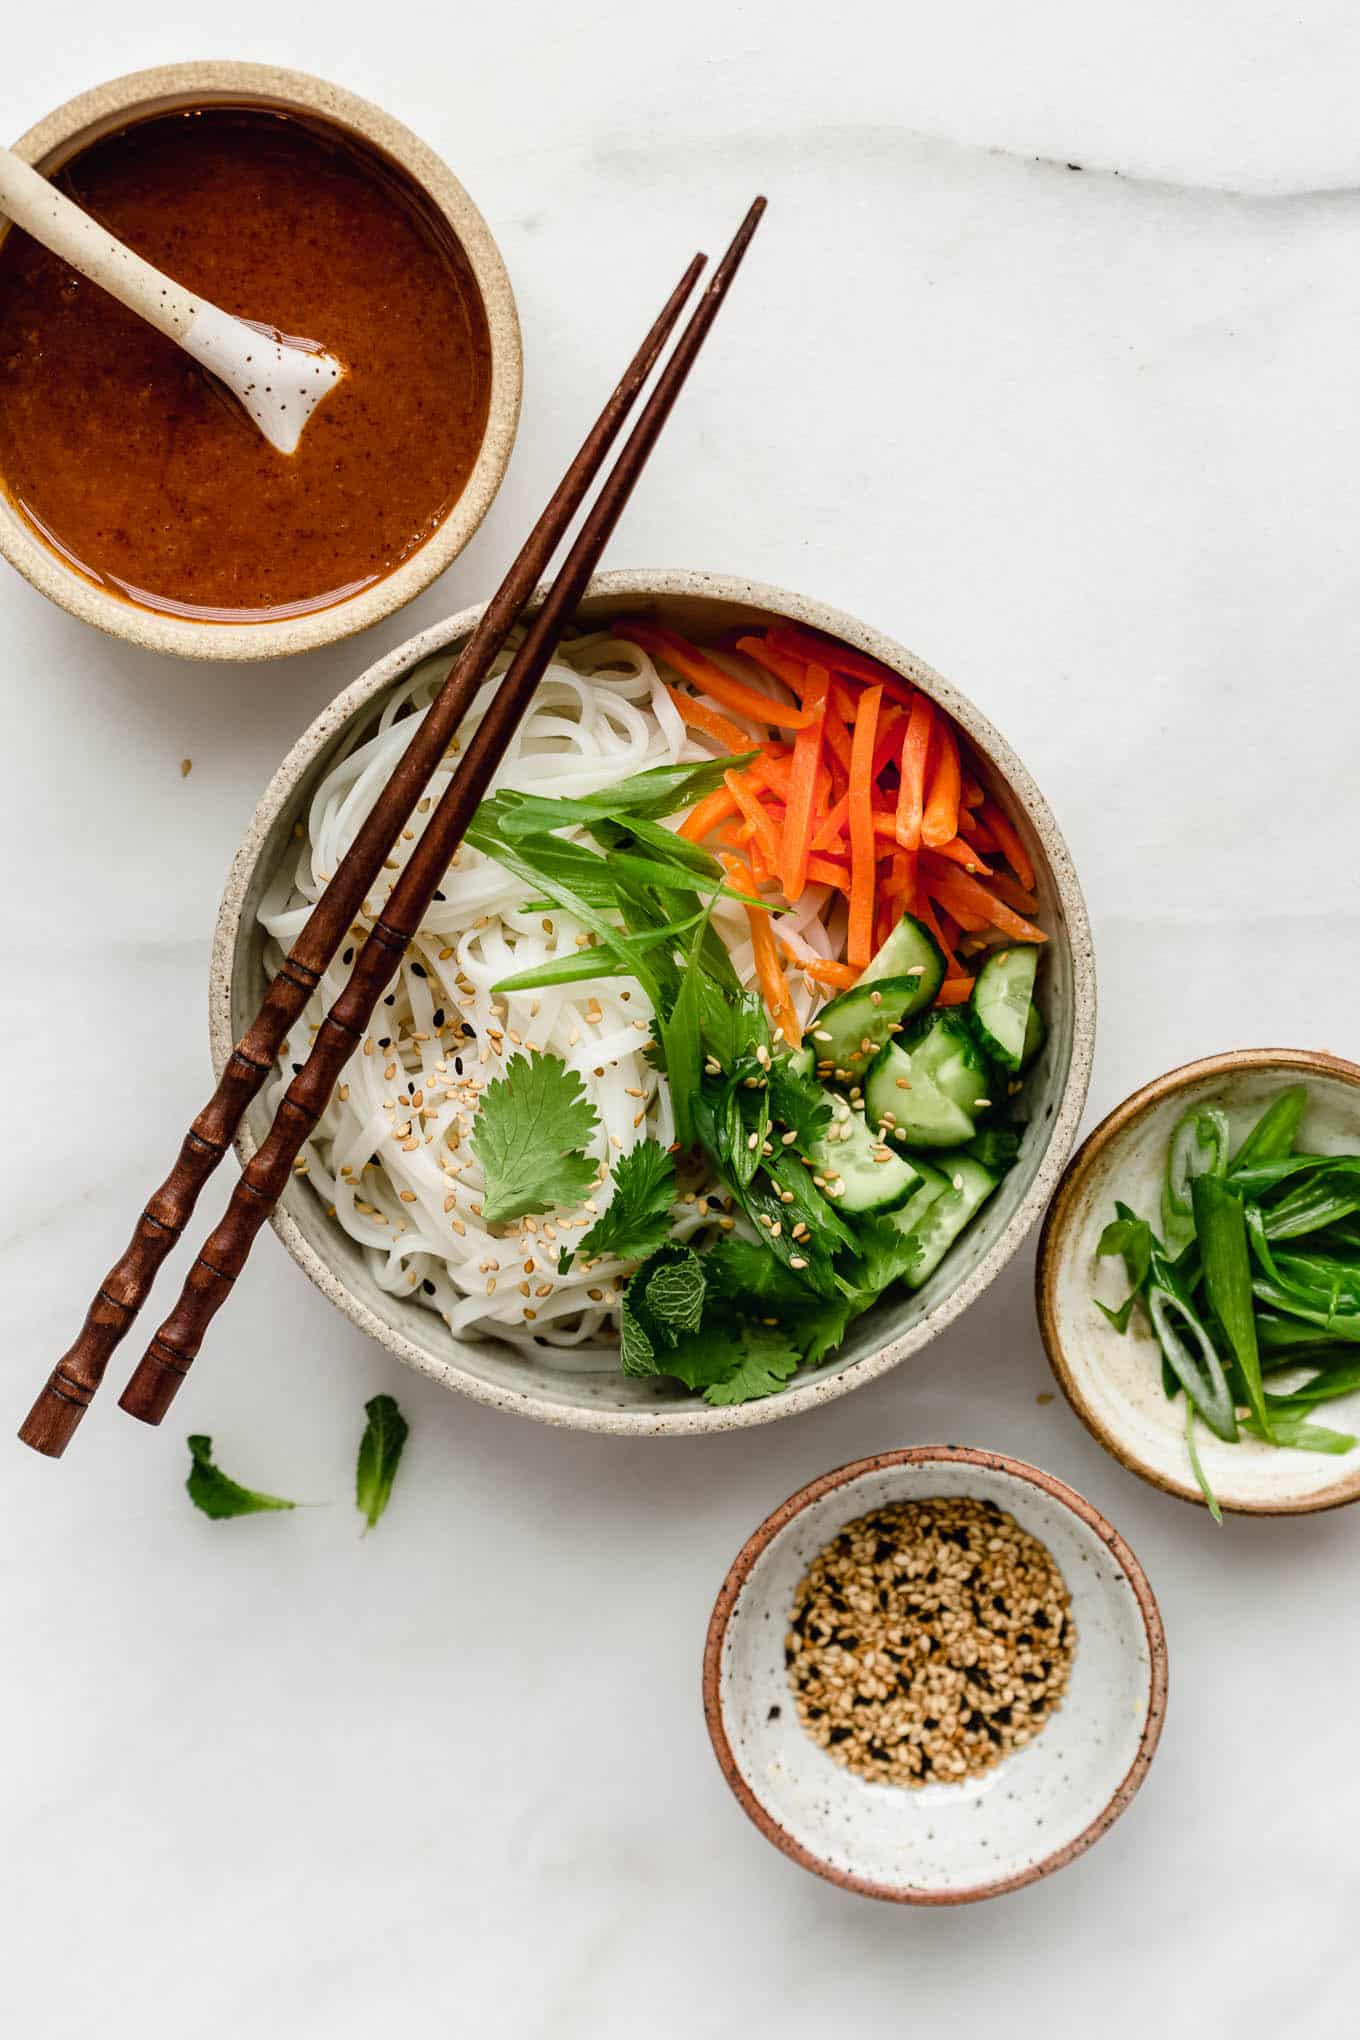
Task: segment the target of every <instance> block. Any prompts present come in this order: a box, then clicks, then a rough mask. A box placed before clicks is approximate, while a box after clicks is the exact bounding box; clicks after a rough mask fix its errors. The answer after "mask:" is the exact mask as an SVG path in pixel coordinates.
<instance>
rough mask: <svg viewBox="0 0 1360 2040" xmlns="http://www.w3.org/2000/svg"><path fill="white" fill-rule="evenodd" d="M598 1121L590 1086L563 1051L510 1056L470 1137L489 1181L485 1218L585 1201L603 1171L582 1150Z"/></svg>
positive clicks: (485, 1096)
mask: <svg viewBox="0 0 1360 2040" xmlns="http://www.w3.org/2000/svg"><path fill="white" fill-rule="evenodd" d="M598 1123H599V1122H598V1118H597V1116H596V1112H595V1107H594V1106H593V1105H592V1104H591V1102H590V1100H589V1098H588V1097H587V1096H586V1093H585V1086H584V1085H583V1084H582V1082H581V1079H580V1078H579V1077H578V1076H577V1074H576V1072H575V1070H569V1069H568V1068H567V1066H566V1064H565V1063H564V1062H563V1061H562V1059H561V1057H560V1056H556V1055H532V1056H528V1055H513V1056H511V1058H510V1060H509V1062H508V1063H507V1064H506V1068H505V1075H504V1076H503V1077H499V1078H498V1079H497V1080H496V1082H495V1083H494V1084H488V1085H487V1087H486V1089H485V1091H483V1093H482V1097H481V1103H480V1106H479V1109H478V1112H477V1124H476V1128H475V1130H474V1132H473V1135H472V1149H473V1153H474V1154H475V1155H476V1157H477V1159H478V1161H479V1162H480V1163H481V1165H482V1173H483V1175H484V1177H485V1179H486V1188H485V1190H484V1191H483V1193H482V1217H483V1218H484V1219H485V1221H486V1223H487V1224H488V1225H504V1224H505V1223H506V1222H507V1221H508V1220H510V1219H513V1218H524V1217H525V1216H526V1215H527V1214H528V1213H529V1212H538V1211H551V1210H552V1208H553V1207H554V1205H558V1204H579V1203H580V1201H581V1199H582V1198H583V1197H585V1196H586V1195H587V1194H588V1193H589V1191H590V1188H591V1186H592V1184H593V1183H594V1182H595V1179H596V1176H597V1174H598V1167H597V1164H596V1163H594V1162H592V1161H591V1160H589V1158H588V1157H587V1156H586V1155H585V1154H584V1153H583V1152H582V1150H583V1149H584V1147H585V1145H586V1142H587V1141H588V1140H589V1139H590V1138H591V1136H592V1135H593V1134H594V1132H595V1128H596V1126H597V1125H598Z"/></svg>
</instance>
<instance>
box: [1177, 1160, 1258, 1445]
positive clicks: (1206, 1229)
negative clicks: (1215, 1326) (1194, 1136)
mask: <svg viewBox="0 0 1360 2040" xmlns="http://www.w3.org/2000/svg"><path fill="white" fill-rule="evenodd" d="M1191 1201H1192V1205H1193V1209H1194V1219H1195V1237H1196V1238H1197V1239H1198V1241H1199V1250H1200V1256H1201V1259H1202V1262H1203V1267H1204V1286H1205V1289H1206V1291H1207V1293H1208V1298H1209V1308H1210V1310H1211V1311H1212V1312H1213V1314H1214V1316H1215V1317H1216V1318H1217V1319H1218V1321H1219V1323H1220V1324H1221V1325H1222V1327H1223V1329H1224V1331H1225V1332H1226V1333H1227V1336H1228V1344H1229V1345H1230V1346H1231V1347H1232V1350H1233V1357H1234V1358H1235V1359H1236V1361H1237V1364H1238V1367H1239V1368H1240V1369H1241V1373H1242V1380H1243V1382H1244V1383H1245V1384H1246V1390H1247V1401H1248V1403H1249V1404H1250V1406H1251V1413H1252V1415H1253V1416H1254V1417H1255V1419H1256V1421H1257V1423H1258V1424H1260V1425H1261V1427H1262V1428H1263V1430H1265V1431H1266V1432H1267V1433H1268V1432H1269V1430H1270V1418H1269V1416H1268V1414H1267V1412H1266V1401H1265V1391H1264V1389H1263V1388H1262V1386H1261V1356H1260V1354H1259V1352H1258V1350H1257V1346H1256V1316H1255V1308H1254V1304H1253V1299H1252V1293H1251V1252H1250V1249H1249V1248H1248V1246H1247V1226H1246V1219H1245V1216H1244V1214H1243V1210H1242V1200H1241V1198H1240V1197H1238V1196H1236V1195H1235V1193H1234V1192H1233V1191H1231V1190H1230V1189H1229V1188H1228V1187H1227V1185H1226V1184H1225V1183H1223V1182H1222V1181H1220V1179H1219V1178H1218V1177H1217V1176H1200V1177H1198V1178H1197V1179H1196V1181H1195V1183H1194V1185H1193V1186H1192V1197H1191Z"/></svg>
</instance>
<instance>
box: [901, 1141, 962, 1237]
mask: <svg viewBox="0 0 1360 2040" xmlns="http://www.w3.org/2000/svg"><path fill="white" fill-rule="evenodd" d="M911 1165H912V1167H913V1169H915V1171H916V1173H917V1175H918V1176H919V1177H920V1179H921V1183H920V1188H919V1189H916V1190H913V1191H912V1194H911V1196H910V1197H909V1198H908V1199H907V1201H906V1203H905V1204H904V1205H902V1206H901V1207H900V1209H899V1210H897V1211H894V1212H890V1213H889V1217H888V1222H889V1224H890V1225H895V1226H896V1227H897V1229H898V1231H899V1232H904V1233H909V1232H913V1231H914V1230H915V1228H916V1226H917V1225H918V1224H919V1223H920V1221H921V1220H922V1219H923V1218H924V1217H925V1215H926V1213H927V1212H928V1211H929V1209H930V1207H931V1205H932V1204H934V1203H935V1202H936V1201H937V1200H938V1199H939V1198H941V1197H943V1196H944V1193H945V1191H946V1190H947V1189H948V1188H949V1178H948V1176H946V1175H945V1173H944V1171H943V1170H942V1169H937V1168H936V1167H935V1164H934V1163H933V1162H928V1161H927V1160H926V1159H925V1157H924V1156H923V1155H913V1156H912V1158H911Z"/></svg>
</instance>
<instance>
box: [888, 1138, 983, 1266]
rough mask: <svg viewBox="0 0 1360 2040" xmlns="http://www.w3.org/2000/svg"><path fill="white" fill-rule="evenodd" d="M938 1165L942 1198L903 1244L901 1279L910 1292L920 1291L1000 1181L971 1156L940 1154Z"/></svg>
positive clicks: (929, 1210)
mask: <svg viewBox="0 0 1360 2040" xmlns="http://www.w3.org/2000/svg"><path fill="white" fill-rule="evenodd" d="M939 1161H940V1166H941V1168H942V1169H943V1170H944V1172H945V1173H946V1175H947V1176H948V1179H949V1180H948V1185H947V1187H946V1189H945V1191H944V1193H943V1195H941V1196H939V1197H937V1198H936V1199H935V1200H934V1202H933V1203H932V1204H931V1205H930V1206H929V1208H928V1209H927V1211H926V1212H925V1215H924V1216H923V1217H922V1218H921V1219H919V1220H918V1222H917V1223H916V1224H915V1225H914V1226H913V1227H912V1229H911V1231H910V1232H909V1233H908V1234H907V1236H906V1238H905V1240H904V1241H903V1252H904V1266H903V1269H902V1276H901V1279H902V1281H903V1282H905V1283H906V1285H907V1287H908V1288H909V1289H919V1288H920V1287H921V1284H922V1283H923V1282H925V1281H926V1280H927V1279H928V1278H929V1277H930V1276H931V1275H933V1274H934V1273H935V1270H936V1269H937V1268H938V1267H939V1265H940V1263H941V1261H942V1260H943V1259H944V1257H945V1255H946V1254H947V1253H948V1251H949V1249H950V1247H952V1246H953V1244H954V1242H955V1240H956V1239H957V1238H958V1236H959V1234H960V1233H961V1232H962V1231H963V1229H964V1227H965V1226H966V1225H968V1224H970V1223H971V1221H972V1220H973V1219H974V1218H975V1217H976V1215H977V1213H978V1211H979V1210H980V1209H981V1207H982V1206H983V1205H984V1204H985V1203H986V1201H987V1199H988V1198H989V1197H990V1196H991V1194H992V1192H993V1190H995V1188H996V1186H997V1183H998V1181H999V1178H998V1177H997V1176H995V1175H994V1174H993V1172H992V1171H991V1170H990V1169H984V1168H983V1166H982V1163H981V1162H975V1161H974V1160H973V1158H972V1156H971V1155H941V1156H940V1157H939Z"/></svg>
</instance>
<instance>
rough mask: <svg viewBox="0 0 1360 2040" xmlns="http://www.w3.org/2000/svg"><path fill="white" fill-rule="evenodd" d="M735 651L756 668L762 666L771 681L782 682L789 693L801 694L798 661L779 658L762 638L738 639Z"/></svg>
mask: <svg viewBox="0 0 1360 2040" xmlns="http://www.w3.org/2000/svg"><path fill="white" fill-rule="evenodd" d="M736 649H737V650H738V651H739V652H742V653H744V654H745V656H746V657H747V658H748V659H751V660H753V661H754V662H755V664H756V665H757V666H763V667H764V668H765V671H766V672H767V673H768V674H770V676H771V677H772V678H773V679H775V680H782V681H783V683H784V685H785V686H786V687H787V688H788V689H789V691H790V692H791V693H793V694H801V693H802V691H803V666H802V662H801V661H800V660H798V659H785V658H781V656H780V654H779V653H778V652H777V651H775V650H774V648H773V647H772V646H771V645H770V644H768V643H767V642H766V640H765V639H764V638H763V637H739V638H738V639H737V644H736Z"/></svg>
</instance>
